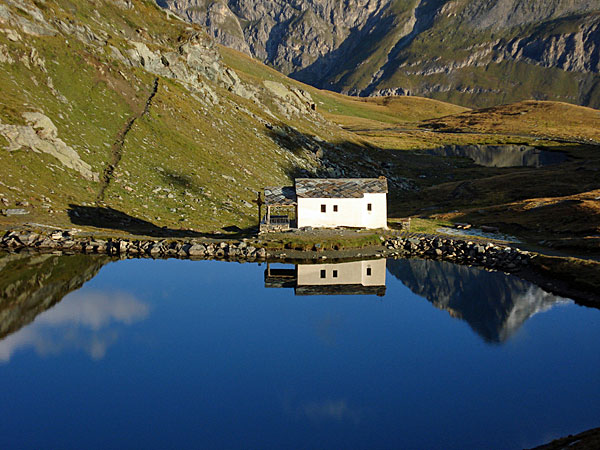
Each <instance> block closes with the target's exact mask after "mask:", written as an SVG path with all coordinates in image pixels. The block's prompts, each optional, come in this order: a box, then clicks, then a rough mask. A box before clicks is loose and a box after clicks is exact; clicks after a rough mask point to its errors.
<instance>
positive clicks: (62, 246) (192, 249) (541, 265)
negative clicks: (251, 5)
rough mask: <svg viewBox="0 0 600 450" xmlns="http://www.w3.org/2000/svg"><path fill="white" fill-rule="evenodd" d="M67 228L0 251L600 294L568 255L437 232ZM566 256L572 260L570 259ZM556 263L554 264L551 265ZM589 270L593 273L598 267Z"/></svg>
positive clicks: (17, 234)
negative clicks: (404, 271)
mask: <svg viewBox="0 0 600 450" xmlns="http://www.w3.org/2000/svg"><path fill="white" fill-rule="evenodd" d="M77 234H78V233H74V232H73V231H68V230H52V231H50V232H46V233H44V232H41V233H40V232H34V231H27V230H19V231H7V232H6V233H5V234H4V235H3V237H2V238H0V250H5V251H7V252H11V253H18V252H21V251H33V252H40V253H54V254H65V255H69V254H89V255H98V254H104V255H108V256H112V257H114V258H120V259H134V258H151V259H168V258H177V259H190V260H222V261H232V262H279V263H287V264H294V263H296V264H298V263H304V264H311V263H312V264H318V263H336V262H342V261H351V260H357V259H376V258H396V259H399V258H404V259H408V258H420V259H429V260H436V261H446V262H449V263H453V264H459V265H467V266H472V267H478V268H481V269H484V270H490V271H501V272H504V273H507V274H511V275H514V276H517V277H519V278H522V279H524V280H526V281H529V282H532V283H534V284H536V285H538V286H540V287H542V288H543V289H544V290H546V291H548V292H551V293H552V294H555V295H558V296H561V297H568V298H571V299H573V300H574V301H575V302H576V303H578V304H580V305H584V306H590V307H595V308H600V294H599V293H598V292H599V291H598V289H596V286H595V285H594V283H593V279H594V278H596V279H597V278H598V277H593V275H592V283H591V284H588V283H587V281H584V282H577V281H578V280H577V277H575V275H574V273H575V272H576V271H577V270H579V269H581V265H582V264H591V263H589V262H584V261H580V260H576V259H574V258H562V257H554V256H548V255H543V254H540V253H536V252H530V251H525V250H521V249H518V248H516V247H511V246H508V245H504V244H499V243H495V242H486V241H482V240H463V239H456V238H450V237H439V236H428V235H423V236H411V237H399V236H398V237H388V238H384V237H381V238H380V240H381V244H380V245H370V246H367V247H362V248H352V247H348V248H343V249H338V250H320V251H319V250H294V249H289V248H285V247H283V246H281V247H275V248H273V247H271V248H266V246H267V244H269V243H270V244H272V242H271V241H269V240H265V239H260V238H255V239H249V238H244V239H241V240H240V239H224V240H214V239H211V240H207V239H195V238H194V239H185V238H171V239H150V238H147V239H143V238H142V239H127V238H107V239H99V238H97V237H92V236H78V235H77ZM571 260H572V261H571ZM557 264H560V266H559V265H557ZM590 270H592V271H593V274H594V275H595V273H596V271H597V270H600V264H599V265H598V267H596V266H594V267H592V268H591V269H590Z"/></svg>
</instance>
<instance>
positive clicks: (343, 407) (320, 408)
mask: <svg viewBox="0 0 600 450" xmlns="http://www.w3.org/2000/svg"><path fill="white" fill-rule="evenodd" d="M301 411H302V413H303V414H304V415H305V416H306V417H308V418H309V419H310V420H314V421H323V420H335V421H337V422H342V421H350V422H354V423H358V422H359V421H360V417H361V412H360V410H358V409H355V408H352V407H350V406H349V405H348V402H347V401H346V400H325V401H320V402H316V401H315V402H308V403H305V404H304V405H302V407H301Z"/></svg>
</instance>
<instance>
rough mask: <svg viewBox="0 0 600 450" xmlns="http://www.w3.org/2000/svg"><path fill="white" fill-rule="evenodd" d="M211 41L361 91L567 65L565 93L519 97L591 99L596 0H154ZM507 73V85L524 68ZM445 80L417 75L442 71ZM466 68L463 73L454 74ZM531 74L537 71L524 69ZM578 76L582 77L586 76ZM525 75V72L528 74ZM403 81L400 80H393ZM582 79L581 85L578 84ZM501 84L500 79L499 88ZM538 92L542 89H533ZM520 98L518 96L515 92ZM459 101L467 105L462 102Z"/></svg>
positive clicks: (442, 89)
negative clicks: (483, 71) (474, 72)
mask: <svg viewBox="0 0 600 450" xmlns="http://www.w3.org/2000/svg"><path fill="white" fill-rule="evenodd" d="M160 4H161V5H162V6H164V7H165V8H168V9H169V10H171V11H174V12H177V13H178V14H180V15H181V16H182V17H184V18H186V19H187V20H189V21H191V22H195V23H198V24H201V25H203V26H205V27H206V28H207V30H208V31H209V33H211V34H212V35H213V36H214V37H215V38H216V39H217V40H219V42H221V43H222V44H224V45H227V46H230V47H233V48H236V49H238V50H240V51H243V52H246V53H249V54H251V55H253V56H255V57H256V58H258V59H260V60H261V61H263V62H265V63H267V64H270V65H272V66H274V67H276V68H277V69H278V70H280V71H282V72H283V73H285V74H288V75H290V76H292V77H293V78H296V79H298V80H301V81H303V82H307V83H309V84H313V85H315V86H317V87H324V88H329V89H334V90H338V91H341V92H346V93H351V94H359V95H407V94H408V93H410V94H411V95H425V96H434V97H436V96H437V97H440V96H442V98H444V96H445V95H446V93H447V92H451V91H457V92H460V93H461V94H463V95H462V96H461V98H474V99H475V98H478V97H484V96H486V95H487V94H490V93H491V94H494V95H495V96H502V91H503V88H502V87H500V88H499V90H498V92H494V91H492V90H490V89H489V88H487V87H482V86H473V85H471V83H472V81H470V80H469V76H470V75H469V72H470V70H471V69H476V68H483V67H489V66H494V67H498V65H500V64H502V63H503V62H504V63H505V64H510V63H511V62H518V63H523V64H527V65H533V66H539V67H543V68H559V69H562V70H564V71H567V72H572V73H573V75H571V76H570V80H571V82H572V84H573V85H574V86H575V88H578V89H579V90H580V93H579V95H578V97H573V98H572V99H568V98H564V99H563V98H561V97H557V93H556V92H553V90H554V88H553V87H548V88H547V89H546V90H544V89H545V88H543V87H540V86H536V88H535V91H533V90H532V91H530V92H529V93H525V94H522V95H525V96H526V97H527V98H542V99H544V98H556V99H563V100H567V101H571V102H574V103H580V104H584V105H591V106H596V107H597V106H598V105H600V99H599V98H597V94H593V92H595V91H594V90H593V88H590V87H589V86H588V85H590V84H591V85H593V84H594V80H596V82H597V77H596V78H594V77H595V75H590V74H598V73H599V72H600V66H599V64H600V47H599V43H600V37H599V35H598V29H599V25H600V4H598V2H597V1H595V0H540V1H535V2H520V1H516V0H500V1H497V2H489V1H487V0H475V1H467V0H454V1H449V0H417V1H409V0H404V1H402V0H401V1H393V0H345V1H343V2H338V1H332V0H295V1H292V2H280V1H275V2H271V1H264V0H162V1H161V2H160ZM499 70H501V71H509V73H510V74H511V76H512V77H517V78H518V79H517V80H514V81H515V82H525V81H526V78H527V75H524V74H520V73H515V72H514V71H511V69H510V67H505V66H503V67H501V68H499ZM450 73H452V76H453V80H455V81H452V80H443V79H440V78H439V77H432V78H431V79H430V80H423V77H424V76H428V77H429V76H435V75H441V76H444V75H447V74H450ZM463 73H464V74H465V78H464V79H463V78H462V75H461V74H463ZM530 73H531V74H532V73H535V74H536V75H535V76H536V77H540V76H541V77H543V75H541V73H543V71H542V72H539V71H535V72H533V71H531V72H530ZM577 73H584V74H587V75H586V76H585V79H586V80H587V81H586V82H585V83H581V82H580V81H579V80H580V79H581V76H578V75H576V74H577ZM530 76H531V75H530ZM398 80H402V83H401V84H397V83H398ZM578 83H581V86H578ZM507 88H508V85H507ZM540 90H541V92H540ZM518 99H523V98H518ZM465 103H467V104H468V103H469V102H468V101H466V102H465Z"/></svg>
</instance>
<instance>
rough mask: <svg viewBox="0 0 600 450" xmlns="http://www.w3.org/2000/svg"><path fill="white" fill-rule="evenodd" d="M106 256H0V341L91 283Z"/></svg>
mask: <svg viewBox="0 0 600 450" xmlns="http://www.w3.org/2000/svg"><path fill="white" fill-rule="evenodd" d="M108 261H109V259H108V258H107V257H105V256H96V257H94V256H87V255H74V256H57V255H50V254H35V255H27V254H3V255H2V254H0V339H3V338H4V337H6V336H7V335H9V334H11V333H14V332H15V331H17V330H19V329H20V328H21V327H23V326H24V325H27V324H28V323H30V322H31V321H33V319H35V318H36V316H37V315H38V314H40V313H42V312H44V311H46V310H47V309H48V308H50V307H52V306H53V305H54V304H56V303H57V302H59V301H60V300H61V299H62V298H63V297H64V296H65V295H67V294H68V293H69V292H71V291H73V290H75V289H79V288H80V287H81V286H82V285H83V283H85V282H86V281H88V280H90V279H91V278H92V277H94V275H96V273H98V271H99V270H100V268H101V267H102V266H103V265H104V264H106V263H107V262H108Z"/></svg>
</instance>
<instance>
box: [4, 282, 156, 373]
mask: <svg viewBox="0 0 600 450" xmlns="http://www.w3.org/2000/svg"><path fill="white" fill-rule="evenodd" d="M148 313H149V307H148V305H146V304H145V303H143V302H141V301H139V300H138V299H136V298H135V297H133V296H132V295H131V294H127V293H124V292H113V293H108V292H99V291H91V292H90V291H85V292H82V291H77V292H73V293H72V294H70V295H67V296H66V297H65V298H64V299H63V300H62V301H61V302H60V303H58V304H57V305H56V306H54V307H53V308H51V309H49V310H48V311H45V312H44V313H42V314H40V315H39V316H38V317H37V318H36V319H35V320H34V322H33V323H31V324H29V325H27V326H25V327H23V328H22V329H20V330H19V331H17V332H16V333H13V334H11V335H10V336H7V337H6V338H5V339H4V340H2V341H0V363H2V362H8V361H10V359H11V357H12V355H13V354H14V353H15V352H16V351H18V350H23V349H26V348H32V349H33V350H34V351H35V352H36V353H37V354H38V355H40V356H50V355H57V354H60V353H62V352H63V351H65V350H83V351H84V352H85V353H87V354H88V355H89V356H90V357H91V358H92V359H102V358H103V357H104V355H105V354H106V350H107V349H108V347H110V345H112V344H113V343H114V342H115V341H116V340H117V338H118V336H119V332H118V329H115V325H118V324H125V325H129V324H132V323H135V322H139V321H141V320H143V319H145V318H146V317H147V316H148Z"/></svg>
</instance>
